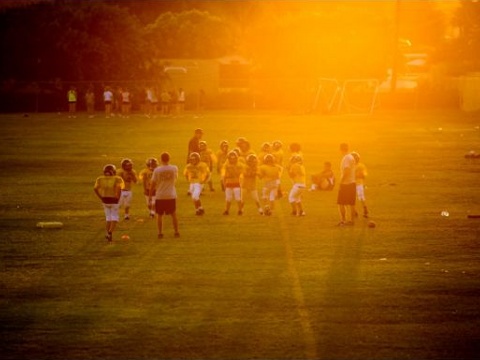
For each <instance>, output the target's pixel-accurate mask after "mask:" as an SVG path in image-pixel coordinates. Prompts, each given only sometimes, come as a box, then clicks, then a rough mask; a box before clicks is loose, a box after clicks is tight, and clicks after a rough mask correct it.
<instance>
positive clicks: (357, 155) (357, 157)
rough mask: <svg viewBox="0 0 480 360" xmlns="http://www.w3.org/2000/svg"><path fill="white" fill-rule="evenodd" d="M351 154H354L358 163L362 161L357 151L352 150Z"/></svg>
mask: <svg viewBox="0 0 480 360" xmlns="http://www.w3.org/2000/svg"><path fill="white" fill-rule="evenodd" d="M350 154H351V155H352V156H353V158H354V159H355V162H356V163H358V162H359V161H360V155H359V154H358V153H357V152H356V151H352V152H351V153H350Z"/></svg>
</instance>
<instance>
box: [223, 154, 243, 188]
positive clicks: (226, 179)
mask: <svg viewBox="0 0 480 360" xmlns="http://www.w3.org/2000/svg"><path fill="white" fill-rule="evenodd" d="M244 171H245V165H244V164H243V163H241V162H240V161H238V162H237V163H236V164H231V163H230V162H229V161H228V160H227V162H226V163H225V164H224V165H223V168H222V178H223V184H224V185H225V187H229V185H230V186H235V187H236V186H240V182H241V181H242V177H243V173H244Z"/></svg>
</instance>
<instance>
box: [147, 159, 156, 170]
mask: <svg viewBox="0 0 480 360" xmlns="http://www.w3.org/2000/svg"><path fill="white" fill-rule="evenodd" d="M157 166H158V160H157V159H155V158H148V159H147V168H149V169H151V170H153V169H155V168H156V167H157Z"/></svg>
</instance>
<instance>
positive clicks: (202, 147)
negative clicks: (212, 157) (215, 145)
mask: <svg viewBox="0 0 480 360" xmlns="http://www.w3.org/2000/svg"><path fill="white" fill-rule="evenodd" d="M198 148H199V149H200V151H205V150H207V142H206V141H203V140H202V141H200V142H199V143H198Z"/></svg>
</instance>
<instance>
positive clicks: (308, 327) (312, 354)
mask: <svg viewBox="0 0 480 360" xmlns="http://www.w3.org/2000/svg"><path fill="white" fill-rule="evenodd" d="M275 211H276V212H277V213H278V215H279V218H280V219H279V220H280V221H279V222H280V229H281V233H282V241H283V245H284V247H285V255H286V258H287V272H288V274H289V276H290V278H291V281H292V291H293V297H294V299H295V303H296V307H297V312H298V315H299V316H300V324H301V326H302V330H303V334H304V339H305V351H306V358H307V359H318V355H317V342H316V340H315V334H314V332H313V329H312V323H311V321H310V313H309V312H308V309H307V306H306V305H305V296H304V295H303V291H302V285H301V284H300V277H299V276H298V271H297V268H296V267H295V261H294V256H293V250H292V247H291V245H290V236H289V228H288V227H287V226H286V224H285V221H282V220H281V219H282V218H284V217H285V216H288V215H285V214H284V213H283V211H282V209H281V207H280V206H277V209H276V210H275Z"/></svg>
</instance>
